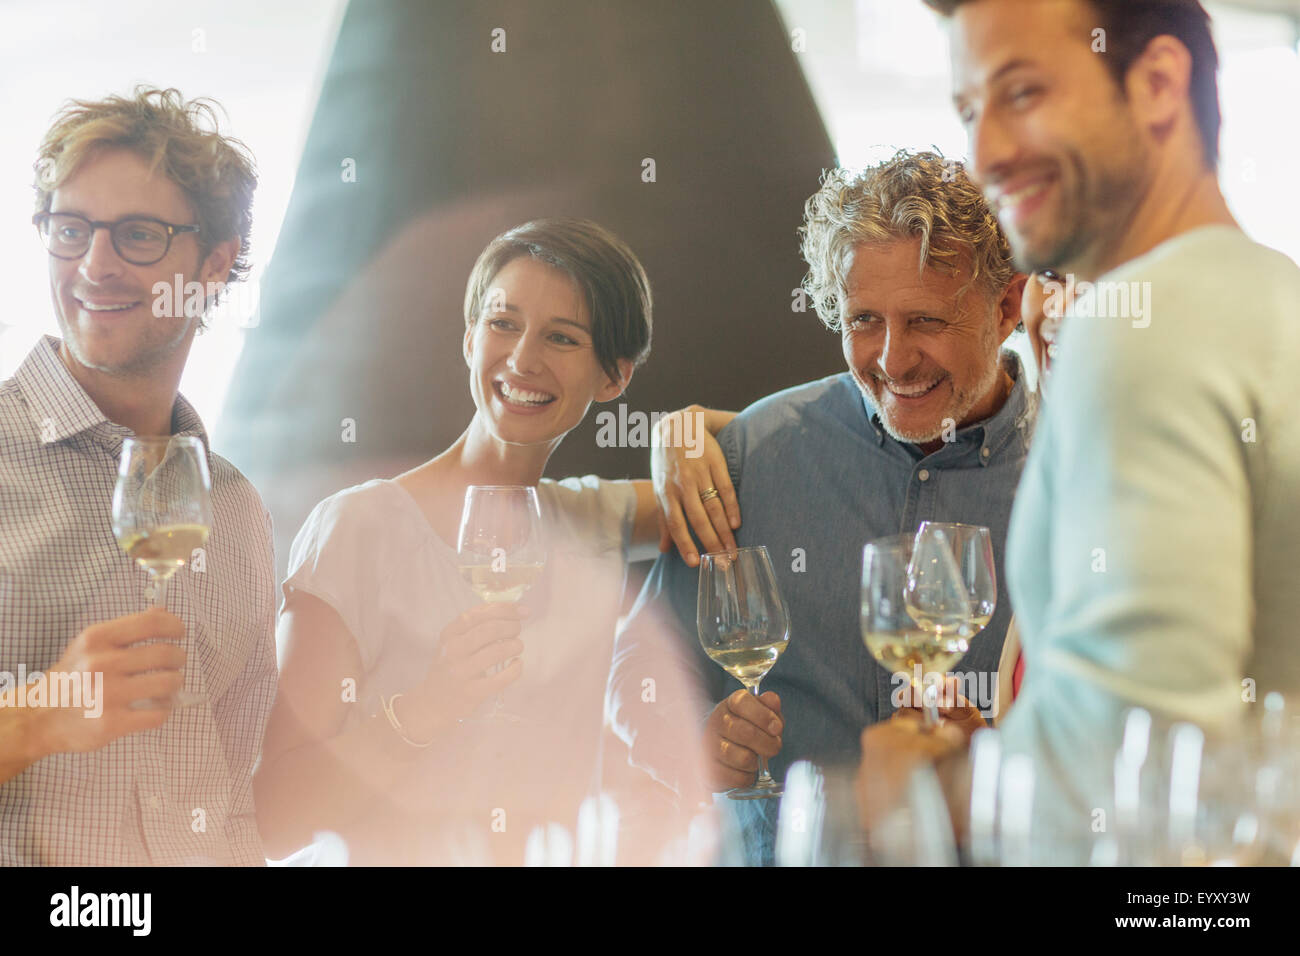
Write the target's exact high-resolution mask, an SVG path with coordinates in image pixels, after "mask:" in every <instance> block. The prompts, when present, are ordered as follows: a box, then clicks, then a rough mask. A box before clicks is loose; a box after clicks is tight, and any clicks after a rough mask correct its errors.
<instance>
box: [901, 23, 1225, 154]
mask: <svg viewBox="0 0 1300 956" xmlns="http://www.w3.org/2000/svg"><path fill="white" fill-rule="evenodd" d="M922 2H924V3H925V5H926V6H928V7H930V8H931V9H932V10H935V11H937V12H938V13H939V14H941V15H942V16H945V17H950V16H952V15H953V13H954V12H956V10H957V8H958V7H962V6H966V5H967V4H970V3H978V2H979V0H922ZM1080 2H1081V3H1085V4H1087V5H1088V6H1089V7H1091V8H1092V11H1093V13H1094V15H1095V16H1096V18H1097V26H1098V27H1100V28H1101V29H1103V30H1105V31H1106V56H1105V58H1104V60H1105V63H1106V65H1107V67H1108V68H1109V70H1110V74H1111V77H1112V78H1113V79H1114V80H1115V82H1116V84H1118V85H1119V87H1120V89H1121V90H1122V89H1123V88H1124V78H1125V77H1126V76H1128V71H1129V68H1130V67H1132V66H1133V64H1134V62H1136V60H1137V58H1138V57H1140V56H1141V55H1142V53H1143V52H1144V51H1145V50H1146V48H1147V46H1148V45H1150V43H1151V41H1152V40H1154V39H1155V38H1156V37H1158V36H1171V37H1173V38H1174V39H1176V40H1178V41H1179V42H1180V43H1182V45H1183V46H1185V47H1187V51H1188V52H1189V53H1190V54H1191V55H1192V77H1191V100H1192V111H1193V112H1194V113H1195V115H1196V125H1197V127H1198V128H1199V129H1200V132H1201V146H1202V150H1203V152H1204V154H1205V163H1206V165H1207V166H1208V167H1209V168H1210V169H1216V168H1217V167H1218V165H1219V127H1220V126H1221V125H1222V123H1223V119H1222V115H1221V114H1220V112H1219V82H1218V76H1217V74H1218V70H1219V53H1218V51H1217V50H1216V49H1215V47H1214V37H1213V36H1212V35H1211V34H1210V15H1209V14H1208V13H1207V12H1206V11H1205V8H1204V7H1203V6H1201V4H1200V2H1199V0H1080Z"/></svg>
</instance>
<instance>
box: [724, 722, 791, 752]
mask: <svg viewBox="0 0 1300 956" xmlns="http://www.w3.org/2000/svg"><path fill="white" fill-rule="evenodd" d="M719 734H720V735H721V737H722V739H723V740H726V741H729V742H731V743H733V744H739V745H740V746H741V747H744V748H746V749H747V750H752V751H754V753H756V754H762V755H763V756H764V757H775V756H776V755H777V754H779V753H780V752H781V737H780V736H779V735H778V734H770V733H768V732H767V731H766V730H764V729H763V728H762V727H759V726H756V725H755V724H752V723H750V722H749V721H748V720H745V719H744V718H743V717H737V716H736V715H735V714H733V713H731V712H729V711H728V712H727V713H724V714H723V715H722V720H721V721H720V722H719Z"/></svg>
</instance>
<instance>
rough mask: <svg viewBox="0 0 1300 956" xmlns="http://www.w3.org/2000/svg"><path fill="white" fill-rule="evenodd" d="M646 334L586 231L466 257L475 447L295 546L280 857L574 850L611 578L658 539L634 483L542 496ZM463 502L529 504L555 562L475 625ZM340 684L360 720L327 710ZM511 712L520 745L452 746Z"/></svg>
mask: <svg viewBox="0 0 1300 956" xmlns="http://www.w3.org/2000/svg"><path fill="white" fill-rule="evenodd" d="M650 332H651V295H650V284H649V281H648V280H647V278H646V275H645V271H644V269H643V268H642V267H641V264H640V262H639V261H638V260H637V258H636V256H635V255H634V254H633V252H632V250H631V249H629V248H628V247H627V245H626V244H624V243H623V242H622V240H620V239H618V238H617V237H615V236H614V235H612V234H611V233H610V232H608V231H607V230H605V229H604V228H602V227H601V226H599V225H597V224H596V223H594V222H590V221H586V220H578V219H562V218H558V219H541V220H536V221H533V222H529V223H526V224H524V225H522V226H518V227H516V228H514V229H511V230H509V231H508V232H506V233H504V234H502V235H501V236H498V237H497V238H496V239H494V240H493V241H492V242H491V243H489V245H488V246H487V248H486V249H485V250H484V251H483V253H482V254H481V255H480V256H479V259H478V262H477V263H476V265H475V266H474V268H473V271H472V273H471V275H470V279H469V282H468V285H467V289H466V295H465V336H464V358H465V363H466V365H467V366H468V370H469V386H470V392H471V394H472V396H473V399H474V405H475V412H474V416H473V418H472V419H471V421H470V422H469V425H468V427H466V429H465V431H464V432H463V433H462V435H461V436H460V437H459V438H458V439H457V440H456V441H455V442H454V443H453V444H452V445H451V447H450V448H448V449H446V450H445V451H443V452H442V453H441V454H439V455H437V456H436V457H434V458H433V459H431V460H430V461H428V462H426V463H424V464H423V465H420V466H419V467H417V468H415V469H413V470H411V471H409V472H406V473H405V474H402V475H399V476H398V477H397V478H395V479H374V480H371V481H367V482H365V483H364V484H361V485H358V486H356V487H353V488H348V489H346V490H344V491H341V492H339V493H337V494H335V495H332V496H330V497H329V498H327V499H326V500H324V501H322V502H321V503H320V504H319V505H317V506H316V508H315V509H314V510H313V511H312V513H311V515H310V516H309V517H308V519H307V521H306V523H305V524H304V525H303V527H302V529H301V531H299V533H298V536H297V538H296V539H295V540H294V543H293V548H292V550H291V552H290V557H289V573H288V576H287V578H286V580H285V584H284V594H285V605H284V609H283V612H282V614H281V617H280V638H281V646H283V647H285V648H286V649H287V655H286V658H285V661H284V665H283V667H282V670H281V678H280V689H279V696H278V698H277V702H276V706H275V710H274V712H273V714H272V717H271V722H270V726H269V728H268V730H267V736H266V745H265V751H264V760H263V763H262V767H261V770H260V771H259V773H258V776H257V780H256V787H257V807H258V821H259V826H260V828H261V832H262V834H263V836H264V839H265V840H266V843H267V847H268V850H269V852H270V853H271V854H272V855H277V856H278V855H282V854H286V853H289V852H291V851H294V850H297V849H298V848H300V847H302V846H303V845H304V844H306V843H307V842H308V841H309V840H310V839H311V837H312V834H313V833H316V832H318V831H322V830H328V831H334V832H337V833H340V834H341V835H342V836H343V837H344V838H345V840H346V841H347V842H348V845H349V850H350V853H351V856H352V859H353V861H354V862H369V863H430V862H447V861H448V859H449V857H448V853H449V852H450V850H449V845H448V844H447V843H446V841H448V840H452V841H461V843H463V842H464V841H466V840H470V841H472V840H473V839H474V838H475V837H476V836H479V835H483V836H482V839H484V841H485V844H484V845H485V846H487V845H488V844H487V843H486V840H487V839H488V838H487V836H486V834H488V833H489V830H488V827H489V826H491V828H492V829H491V831H490V832H491V837H490V839H491V842H490V846H491V848H492V849H491V850H485V851H484V852H485V853H486V854H487V855H486V857H475V858H474V859H473V860H472V861H471V862H476V863H484V862H498V863H519V862H522V861H523V851H524V846H523V842H522V841H523V839H524V838H525V837H526V836H527V835H528V833H529V831H530V830H531V829H532V827H533V826H537V825H542V824H545V823H552V822H559V823H561V824H563V825H566V826H568V827H570V828H573V827H574V825H575V823H576V821H577V815H578V808H579V805H580V804H581V803H582V801H583V799H584V798H585V797H587V796H588V795H590V793H591V788H592V786H593V784H594V783H595V781H596V777H597V768H598V765H599V754H600V747H601V741H602V726H603V721H602V720H601V714H602V708H603V701H604V693H605V683H606V678H607V676H608V669H609V661H610V658H611V655H612V648H613V640H614V634H615V631H616V628H617V620H618V616H619V612H620V607H621V599H622V593H623V587H624V583H625V579H626V573H627V564H628V561H629V559H637V558H639V557H648V556H650V555H652V554H654V553H655V549H656V545H657V543H658V541H659V532H658V526H657V522H656V520H655V506H654V500H653V494H651V493H650V489H649V482H638V483H633V482H627V481H606V480H604V479H601V478H597V477H596V476H594V475H588V476H586V477H583V478H568V479H564V480H562V481H554V480H550V479H544V478H542V473H543V470H544V469H545V467H546V463H547V460H548V459H549V458H550V456H551V454H552V452H554V450H555V449H556V448H557V447H558V446H559V444H560V442H561V441H562V440H563V438H564V436H565V435H566V434H567V433H568V432H569V431H571V430H572V429H573V428H574V427H575V426H577V425H578V424H579V423H580V422H581V421H582V420H583V418H584V417H585V415H586V413H587V410H588V408H589V407H590V405H591V403H592V402H593V401H609V400H612V399H614V398H616V397H618V396H619V395H621V394H622V392H623V390H624V389H625V388H626V387H627V384H628V382H629V381H630V380H631V378H632V374H633V372H634V370H635V368H636V366H637V365H638V364H639V363H640V362H642V361H643V360H644V359H645V356H646V354H647V352H648V351H649V347H650ZM714 448H716V443H715V445H714ZM471 485H475V486H483V485H496V486H501V485H507V486H531V487H534V488H535V489H536V500H537V501H538V502H539V504H540V518H541V523H542V525H543V526H544V527H545V535H546V542H547V548H546V550H547V551H548V556H547V557H546V559H545V562H544V568H545V570H544V571H541V570H540V568H541V567H542V565H537V566H536V567H530V571H531V572H532V577H533V578H535V581H534V583H533V584H532V587H531V588H530V590H529V591H528V594H527V597H526V598H524V600H523V601H521V603H520V604H515V603H495V604H481V603H480V602H479V600H478V599H477V598H476V596H475V592H474V591H473V590H472V588H471V586H470V583H469V582H467V581H466V580H465V578H464V577H463V576H462V569H461V567H460V562H459V561H458V555H457V543H458V537H459V536H458V533H457V532H458V527H459V525H460V519H461V514H462V505H463V503H464V502H466V500H467V497H466V491H467V489H468V488H469V486H471ZM494 560H495V559H494ZM356 675H361V676H360V677H359V678H357V676H356ZM349 679H352V680H354V681H355V683H356V684H357V686H356V695H355V698H354V699H355V700H356V701H359V702H362V703H363V704H364V706H363V707H362V708H357V707H355V706H352V705H351V703H350V702H349V700H348V698H347V695H344V696H343V697H342V698H340V695H339V693H338V688H339V686H340V682H341V681H342V682H344V684H346V682H347V681H348V680H349ZM507 688H509V697H508V706H509V708H510V710H511V711H514V712H515V713H517V714H518V715H519V718H520V722H519V723H518V724H517V725H515V726H512V727H510V728H508V729H505V730H503V729H502V728H500V727H495V728H494V727H492V726H484V725H482V724H473V723H471V724H465V723H463V722H464V721H466V720H470V719H472V718H473V717H474V716H475V714H476V712H477V711H478V710H479V709H480V706H481V705H483V704H484V703H485V702H487V701H489V700H490V699H491V698H494V697H496V696H497V695H498V694H500V693H501V692H502V691H503V690H506V689H507ZM435 744H436V745H437V746H436V747H435V746H434V745H435ZM426 748H431V749H426ZM421 755H424V757H425V759H416V758H419V757H420V756H421ZM376 793H379V794H380V795H381V798H382V800H383V801H384V803H383V809H382V811H379V812H376V810H375V794H376ZM435 796H436V800H435ZM435 805H436V806H437V808H438V812H437V813H434V814H432V815H431V807H433V806H435ZM507 812H508V813H509V814H510V824H509V827H508V828H507V827H506V826H504V825H502V826H501V827H500V829H499V830H498V828H497V827H496V825H495V824H496V822H497V815H498V814H500V815H504V814H506V813H507ZM503 819H504V818H503ZM506 834H509V835H508V836H507V835H506Z"/></svg>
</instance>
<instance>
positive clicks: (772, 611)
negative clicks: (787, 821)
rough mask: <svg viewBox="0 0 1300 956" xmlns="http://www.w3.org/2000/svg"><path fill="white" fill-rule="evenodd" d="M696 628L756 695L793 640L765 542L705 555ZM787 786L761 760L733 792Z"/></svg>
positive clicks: (750, 796) (738, 795)
mask: <svg viewBox="0 0 1300 956" xmlns="http://www.w3.org/2000/svg"><path fill="white" fill-rule="evenodd" d="M696 626H697V628H698V630H699V635H700V645H701V646H702V647H703V648H704V653H706V654H708V655H709V657H710V658H711V659H712V660H713V661H714V662H715V663H716V664H717V665H718V666H719V667H721V668H722V669H723V670H725V671H726V672H727V673H728V674H730V675H731V676H732V677H734V678H736V680H738V681H740V682H741V683H742V684H744V685H745V687H746V688H747V689H748V690H749V692H750V693H751V694H753V695H754V696H755V697H757V696H758V693H759V691H758V687H759V684H760V683H761V681H762V680H763V677H764V676H765V675H766V674H767V672H768V671H769V670H771V669H772V665H773V664H775V663H776V661H777V658H779V657H780V656H781V654H782V653H783V652H784V651H785V648H786V644H787V643H788V642H789V640H790V617H789V615H788V614H787V613H786V609H785V602H784V601H782V600H781V593H780V591H779V590H778V589H777V586H776V574H775V573H774V572H773V570H772V562H771V560H770V559H769V558H768V555H767V548H765V547H763V546H762V545H758V546H757V547H749V548H737V549H736V550H735V551H724V552H719V553H714V554H702V555H700V586H699V595H698V600H697V602H696ZM781 792H782V791H781V786H780V785H779V784H778V783H777V782H776V781H775V780H773V779H772V775H771V774H770V773H769V772H768V769H767V758H766V757H760V758H759V774H758V779H757V780H756V781H755V783H754V786H753V787H750V788H740V789H736V790H731V791H729V792H728V794H727V795H728V796H729V797H731V799H733V800H754V799H763V798H767V797H775V796H780V794H781Z"/></svg>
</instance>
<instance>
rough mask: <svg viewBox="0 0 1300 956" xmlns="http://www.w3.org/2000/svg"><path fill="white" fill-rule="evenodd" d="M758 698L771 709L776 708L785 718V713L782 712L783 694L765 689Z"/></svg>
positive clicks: (783, 718) (782, 717)
mask: <svg viewBox="0 0 1300 956" xmlns="http://www.w3.org/2000/svg"><path fill="white" fill-rule="evenodd" d="M758 699H759V700H761V701H762V702H763V703H764V704H766V705H767V707H768V709H769V710H774V711H776V712H777V714H779V715H780V717H781V719H782V720H785V715H784V714H782V713H781V695H780V694H778V693H777V692H776V691H774V690H765V691H763V693H761V694H759V695H758Z"/></svg>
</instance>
